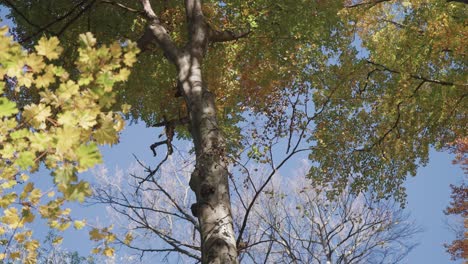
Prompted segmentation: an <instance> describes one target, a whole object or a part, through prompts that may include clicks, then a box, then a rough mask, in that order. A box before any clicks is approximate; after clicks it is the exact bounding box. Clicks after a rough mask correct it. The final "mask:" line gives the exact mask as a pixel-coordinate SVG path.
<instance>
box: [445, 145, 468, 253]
mask: <svg viewBox="0 0 468 264" xmlns="http://www.w3.org/2000/svg"><path fill="white" fill-rule="evenodd" d="M453 152H454V153H455V154H456V157H455V160H454V161H453V163H454V164H460V165H461V167H462V168H463V170H464V172H465V175H464V177H466V175H467V173H468V157H467V153H468V138H466V137H465V138H462V139H459V140H457V141H456V142H455V144H454V149H453ZM450 188H451V189H452V195H451V196H450V197H451V198H452V201H451V202H450V205H449V206H448V207H447V209H445V211H444V213H445V214H446V215H448V216H450V215H452V216H455V219H451V220H452V221H450V222H449V227H450V229H451V230H452V231H453V233H454V234H455V240H453V241H452V243H450V244H445V245H444V246H445V247H446V248H447V252H448V253H449V254H450V256H451V259H452V260H457V259H467V258H468V238H467V231H466V230H467V228H468V222H467V221H468V220H467V219H468V204H467V201H468V186H466V178H463V180H462V184H461V185H460V186H455V185H450Z"/></svg>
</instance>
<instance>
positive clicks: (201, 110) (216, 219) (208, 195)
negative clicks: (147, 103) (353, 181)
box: [138, 0, 240, 264]
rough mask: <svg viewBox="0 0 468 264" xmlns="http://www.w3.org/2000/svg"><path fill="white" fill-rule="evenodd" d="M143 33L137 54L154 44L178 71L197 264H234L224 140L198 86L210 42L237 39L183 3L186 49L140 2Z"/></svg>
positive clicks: (210, 102) (198, 6)
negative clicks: (191, 165) (189, 150)
mask: <svg viewBox="0 0 468 264" xmlns="http://www.w3.org/2000/svg"><path fill="white" fill-rule="evenodd" d="M140 2H141V3H142V5H143V8H144V13H145V15H146V17H147V19H148V22H149V23H148V28H147V30H146V31H145V33H144V35H143V36H142V37H141V39H140V40H139V41H138V45H139V47H140V48H141V49H144V48H145V46H146V45H147V44H148V43H149V42H151V41H153V40H155V41H156V42H157V44H158V45H159V47H160V48H161V49H162V50H163V51H164V54H165V56H166V58H167V59H168V60H169V61H170V62H172V63H173V64H174V65H175V66H176V68H177V71H178V76H177V78H178V83H179V87H178V89H179V92H180V93H181V94H182V95H183V97H184V99H185V102H186V104H187V109H188V115H189V120H190V128H189V130H190V133H191V135H192V138H193V143H194V146H195V153H196V164H195V170H194V172H193V173H192V176H191V179H190V188H191V189H192V190H193V191H194V192H195V195H196V198H197V203H195V204H193V205H192V213H193V215H194V216H195V217H197V218H198V221H199V224H200V232H201V249H202V250H201V251H202V263H204V264H205V263H210V264H211V263H213V264H214V263H219V264H230V263H239V262H238V260H237V247H236V239H235V234H234V227H233V223H232V215H231V203H230V197H229V183H228V170H227V162H226V153H225V148H224V143H225V142H224V139H223V136H222V135H221V133H220V130H219V126H218V120H217V117H216V106H215V98H214V95H213V94H212V93H211V92H210V91H209V90H208V88H207V87H206V86H205V85H204V84H203V78H202V71H201V66H202V61H203V57H204V56H205V53H206V50H207V46H208V43H209V42H210V41H229V40H234V39H236V38H238V37H240V36H236V35H235V34H234V35H233V34H230V33H226V32H224V33H223V32H216V31H213V30H212V29H211V28H210V27H209V25H208V24H207V22H206V21H205V18H204V16H203V11H202V1H201V0H185V1H184V4H185V12H186V17H187V25H188V36H189V40H188V43H187V44H186V45H185V47H184V48H183V49H179V48H178V47H177V46H176V45H175V44H174V43H173V41H172V39H171V37H170V35H169V34H168V32H167V30H166V29H165V28H164V26H163V25H162V24H161V22H160V20H159V18H158V17H157V16H156V14H155V13H154V10H153V9H152V7H151V2H150V1H149V0H140Z"/></svg>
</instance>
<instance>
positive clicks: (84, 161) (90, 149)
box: [75, 143, 102, 171]
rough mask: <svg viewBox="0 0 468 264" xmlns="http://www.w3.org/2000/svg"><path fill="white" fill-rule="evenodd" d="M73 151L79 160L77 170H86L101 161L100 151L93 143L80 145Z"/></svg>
mask: <svg viewBox="0 0 468 264" xmlns="http://www.w3.org/2000/svg"><path fill="white" fill-rule="evenodd" d="M75 153H76V155H77V158H78V162H79V167H78V171H83V170H86V169H88V168H91V167H93V166H94V165H97V164H99V163H101V162H102V158H101V153H100V152H99V149H98V147H97V145H96V144H95V143H90V144H88V145H81V146H80V147H79V148H78V149H77V150H76V151H75Z"/></svg>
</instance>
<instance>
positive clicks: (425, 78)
mask: <svg viewBox="0 0 468 264" xmlns="http://www.w3.org/2000/svg"><path fill="white" fill-rule="evenodd" d="M366 61H367V63H369V64H372V65H375V66H378V67H381V68H383V70H385V71H388V72H391V73H396V74H401V72H400V71H397V70H394V69H390V68H388V67H386V66H385V65H382V64H380V63H377V62H373V61H370V60H366ZM410 76H411V78H414V79H418V80H421V81H425V82H429V83H435V84H440V85H447V86H452V85H456V86H468V84H459V83H453V82H448V81H441V80H434V79H429V78H427V77H424V76H421V75H416V74H410Z"/></svg>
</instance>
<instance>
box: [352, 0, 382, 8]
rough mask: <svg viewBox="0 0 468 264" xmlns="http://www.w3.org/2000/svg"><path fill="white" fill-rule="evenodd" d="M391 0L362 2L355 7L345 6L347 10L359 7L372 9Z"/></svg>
mask: <svg viewBox="0 0 468 264" xmlns="http://www.w3.org/2000/svg"><path fill="white" fill-rule="evenodd" d="M389 1H390V0H374V1H370V2H361V3H357V4H354V5H350V6H345V7H346V8H354V7H359V6H369V8H372V7H374V6H376V5H377V4H380V3H383V2H389Z"/></svg>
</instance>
